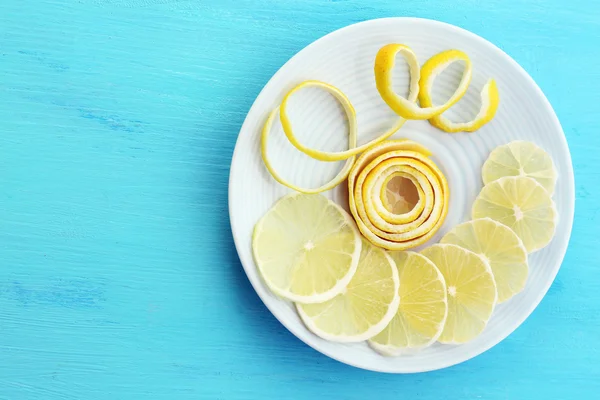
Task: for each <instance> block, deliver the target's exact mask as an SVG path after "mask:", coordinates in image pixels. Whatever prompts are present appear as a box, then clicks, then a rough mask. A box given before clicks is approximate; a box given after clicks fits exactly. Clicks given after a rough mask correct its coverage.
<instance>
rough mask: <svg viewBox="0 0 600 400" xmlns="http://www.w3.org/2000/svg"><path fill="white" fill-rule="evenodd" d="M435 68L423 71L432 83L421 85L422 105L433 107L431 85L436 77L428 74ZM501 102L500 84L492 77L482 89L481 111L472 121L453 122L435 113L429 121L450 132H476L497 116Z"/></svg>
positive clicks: (425, 78)
mask: <svg viewBox="0 0 600 400" xmlns="http://www.w3.org/2000/svg"><path fill="white" fill-rule="evenodd" d="M432 71H433V70H432V69H430V70H427V71H423V72H422V73H421V76H422V78H421V79H422V80H424V81H425V82H430V85H424V86H422V87H421V91H420V92H419V101H420V103H421V106H422V107H433V101H432V99H431V86H432V84H433V81H434V78H433V77H429V76H428V75H427V74H428V73H431V72H432ZM499 104H500V94H499V93H498V86H497V85H496V81H495V80H494V79H490V80H489V81H487V83H486V84H485V85H484V86H483V89H481V107H480V108H479V112H478V113H477V115H476V116H475V118H473V119H472V120H471V121H468V122H453V121H451V120H449V119H448V118H446V117H444V115H443V114H438V115H434V116H433V117H431V118H430V119H429V123H430V124H431V125H433V126H435V127H436V128H438V129H441V130H443V131H444V132H448V133H456V132H474V131H476V130H477V129H479V128H481V127H482V126H483V125H485V124H487V123H488V122H490V121H491V120H492V119H494V116H496V111H498V106H499Z"/></svg>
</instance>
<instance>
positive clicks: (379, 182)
mask: <svg viewBox="0 0 600 400" xmlns="http://www.w3.org/2000/svg"><path fill="white" fill-rule="evenodd" d="M408 168H410V167H403V166H400V167H398V171H396V172H393V173H391V174H389V175H388V176H385V175H382V176H380V177H378V178H377V179H376V181H375V187H374V188H373V191H374V192H375V193H379V197H377V196H375V198H374V199H373V200H374V201H373V206H374V207H375V210H376V211H377V213H378V214H385V215H386V218H387V220H390V221H393V222H395V223H404V222H407V221H412V220H414V219H415V218H414V217H413V215H414V214H416V215H417V216H418V215H420V214H421V213H422V212H423V210H424V209H425V200H424V199H425V196H426V194H425V191H424V190H423V185H424V184H425V182H426V181H427V180H426V179H425V177H424V176H423V175H422V174H421V173H420V172H419V171H417V170H416V169H414V168H412V171H407V169H408ZM419 175H420V176H419ZM396 177H402V178H404V179H408V180H409V181H411V182H412V184H413V185H414V186H415V188H416V189H417V194H418V198H419V200H418V201H417V203H416V204H415V205H414V206H413V208H412V209H411V210H409V211H408V212H406V213H403V214H395V213H394V212H392V208H393V207H392V205H391V204H389V202H388V200H387V186H388V185H389V183H390V181H391V180H392V179H394V178H396Z"/></svg>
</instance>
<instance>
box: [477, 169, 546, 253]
mask: <svg viewBox="0 0 600 400" xmlns="http://www.w3.org/2000/svg"><path fill="white" fill-rule="evenodd" d="M485 217H489V218H491V219H493V220H494V221H498V222H500V223H502V224H504V225H506V226H508V227H509V228H510V229H512V230H513V231H514V232H515V233H516V234H517V236H519V238H520V239H521V240H522V241H523V244H524V245H525V248H526V249H527V251H528V252H529V253H531V252H534V251H536V250H539V249H541V248H543V247H545V246H546V245H548V243H550V241H551V240H552V238H553V237H554V231H555V230H556V223H557V219H558V214H557V212H556V206H555V205H554V202H553V201H552V198H551V197H550V194H549V193H548V192H547V191H546V189H544V187H543V186H542V185H541V184H539V183H538V182H537V181H536V180H535V179H533V178H528V177H526V176H507V177H504V178H500V179H498V180H495V181H493V182H491V183H488V184H487V185H485V186H484V187H483V189H481V192H480V193H479V196H477V198H476V199H475V202H474V203H473V218H474V219H477V218H485Z"/></svg>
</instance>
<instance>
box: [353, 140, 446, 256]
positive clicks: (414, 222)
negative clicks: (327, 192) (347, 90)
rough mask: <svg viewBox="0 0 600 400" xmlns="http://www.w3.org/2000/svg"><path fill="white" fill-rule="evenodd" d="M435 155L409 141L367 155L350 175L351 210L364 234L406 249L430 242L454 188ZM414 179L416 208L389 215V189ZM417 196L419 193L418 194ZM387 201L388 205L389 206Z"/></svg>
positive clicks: (378, 242)
mask: <svg viewBox="0 0 600 400" xmlns="http://www.w3.org/2000/svg"><path fill="white" fill-rule="evenodd" d="M429 155H430V152H429V151H428V150H427V149H425V148H423V146H421V145H419V144H417V143H415V142H413V141H410V140H397V141H387V142H383V143H380V144H378V145H376V146H373V147H372V148H370V149H369V150H367V151H366V152H364V153H363V154H362V155H361V156H360V157H359V159H358V160H357V162H356V163H355V165H354V166H353V167H352V170H351V171H350V174H349V175H348V190H349V204H350V211H351V213H352V215H353V216H354V219H355V220H356V223H357V225H358V228H359V230H360V231H361V233H362V234H363V235H364V236H365V237H366V238H367V239H368V240H369V241H370V242H371V243H372V244H374V245H376V246H380V247H383V248H385V249H388V250H406V249H410V248H412V247H415V246H418V245H420V244H423V243H425V242H426V241H427V240H429V239H430V238H431V237H432V236H433V235H434V234H435V233H436V232H437V231H438V229H439V228H440V227H441V225H442V223H443V221H444V219H445V217H446V214H447V212H448V199H449V188H448V183H447V181H446V178H445V176H444V174H443V173H442V172H441V171H440V169H439V168H438V167H437V166H436V165H435V163H434V162H433V161H432V160H431V159H429V158H428V156H429ZM398 176H400V177H403V178H404V177H407V176H409V177H411V179H410V182H411V184H412V185H414V190H415V191H416V193H417V194H418V195H419V196H422V197H420V198H419V199H418V200H415V199H414V198H413V200H412V201H411V202H412V203H414V207H413V208H412V209H408V208H401V209H399V210H398V211H400V212H401V213H400V214H396V213H395V212H394V210H390V204H389V200H387V196H388V191H387V189H384V187H383V185H384V184H385V185H388V187H389V183H390V181H391V180H392V179H396V178H397V177H398ZM413 196H414V194H413ZM384 199H386V200H387V206H386V200H384Z"/></svg>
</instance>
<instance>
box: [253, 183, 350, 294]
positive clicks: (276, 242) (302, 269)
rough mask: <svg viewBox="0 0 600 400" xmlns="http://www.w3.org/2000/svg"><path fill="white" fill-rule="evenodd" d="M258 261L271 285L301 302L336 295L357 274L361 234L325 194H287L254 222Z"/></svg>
mask: <svg viewBox="0 0 600 400" xmlns="http://www.w3.org/2000/svg"><path fill="white" fill-rule="evenodd" d="M252 250H253V253H254V260H255V262H256V265H257V266H258V270H259V271H260V273H261V275H262V277H263V279H264V281H265V282H266V284H267V286H269V288H270V289H271V290H272V291H273V292H274V293H276V294H278V295H279V296H281V297H284V298H286V299H289V300H292V301H296V302H300V303H320V302H323V301H327V300H329V299H332V298H333V297H335V296H336V295H338V294H339V293H341V292H342V291H343V290H344V288H345V287H346V286H347V285H348V282H350V279H352V276H353V275H354V273H355V271H356V268H357V266H358V260H359V256H360V251H361V239H360V233H359V232H358V231H357V229H356V227H355V225H354V223H353V222H352V219H351V217H350V216H349V215H348V213H346V212H345V211H344V210H343V209H342V208H340V207H339V206H338V205H336V204H335V203H333V202H332V201H330V200H328V199H327V198H325V197H324V196H321V195H306V194H299V193H296V194H292V195H288V196H285V197H283V198H282V199H281V200H279V201H278V202H277V203H276V204H275V205H274V206H273V208H271V209H270V210H269V211H268V212H267V213H266V214H265V215H264V216H263V217H262V218H261V219H260V220H259V221H258V223H257V224H256V226H255V227H254V234H253V237H252Z"/></svg>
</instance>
